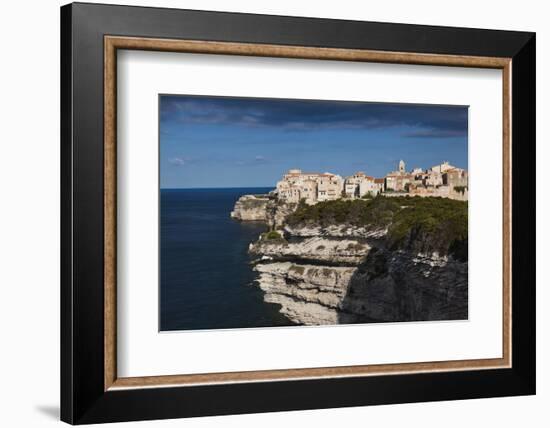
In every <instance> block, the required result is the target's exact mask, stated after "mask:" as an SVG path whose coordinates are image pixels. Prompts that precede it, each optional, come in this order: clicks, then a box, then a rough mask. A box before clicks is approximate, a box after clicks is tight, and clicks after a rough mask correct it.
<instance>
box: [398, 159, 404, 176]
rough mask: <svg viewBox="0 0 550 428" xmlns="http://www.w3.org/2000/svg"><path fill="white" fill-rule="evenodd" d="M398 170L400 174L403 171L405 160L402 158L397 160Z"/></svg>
mask: <svg viewBox="0 0 550 428" xmlns="http://www.w3.org/2000/svg"><path fill="white" fill-rule="evenodd" d="M399 172H400V173H401V174H404V173H405V162H403V160H400V161H399Z"/></svg>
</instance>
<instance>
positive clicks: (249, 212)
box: [231, 195, 270, 222]
mask: <svg viewBox="0 0 550 428" xmlns="http://www.w3.org/2000/svg"><path fill="white" fill-rule="evenodd" d="M269 201H270V198H269V196H268V195H244V196H241V197H240V198H239V200H238V201H237V202H236V203H235V208H233V211H231V218H234V219H235V220H241V221H263V222H267V206H268V204H269Z"/></svg>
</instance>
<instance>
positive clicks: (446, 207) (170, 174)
mask: <svg viewBox="0 0 550 428" xmlns="http://www.w3.org/2000/svg"><path fill="white" fill-rule="evenodd" d="M159 185H160V196H159V199H160V200H159V216H160V225H159V228H160V233H159V240H160V242H159V248H160V254H159V262H160V273H159V277H160V290H159V294H160V308H159V313H160V316H159V318H160V320H159V321H160V326H159V330H160V331H182V330H205V329H237V328H253V327H292V326H294V327H296V326H321V325H337V324H358V323H383V322H410V321H416V322H419V321H442V320H446V321H456V320H467V319H468V190H469V186H468V106H462V105H426V104H400V103H380V102H357V101H341V100H338V101H336V100H301V99H276V98H245V97H221V96H200V95H181V94H161V95H159Z"/></svg>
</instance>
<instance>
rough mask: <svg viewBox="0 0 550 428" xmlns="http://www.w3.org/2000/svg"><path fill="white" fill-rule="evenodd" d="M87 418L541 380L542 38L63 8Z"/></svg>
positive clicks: (520, 387)
mask: <svg viewBox="0 0 550 428" xmlns="http://www.w3.org/2000/svg"><path fill="white" fill-rule="evenodd" d="M61 53H62V63H61V73H62V75H61V83H62V85H61V86H62V91H61V101H62V102H61V104H62V112H61V113H62V114H61V127H62V140H61V152H62V162H61V163H62V171H61V175H62V180H61V186H62V189H61V190H62V207H61V212H62V235H61V243H62V265H61V270H62V282H61V291H62V292H61V338H62V343H61V356H62V361H61V366H62V371H61V372H62V376H61V389H62V396H61V402H62V405H61V410H62V420H64V421H66V422H69V423H72V424H84V423H97V422H115V421H129V420H144V419H160V418H176V417H189V416H201V415H222V414H231V413H250V412H269V411H281V410H297V409H313V408H326V407H343V406H359V405H371V404H387V403H404V402H413V401H434V400H451V399H464V398H477V397H495V396H509V395H527V394H534V393H535V258H534V255H535V222H534V219H535V210H534V207H535V197H534V192H535V179H534V177H535V162H534V159H535V35H534V34H533V33H525V32H509V31H495V30H479V29H463V28H446V27H427V26H416V25H406V24H384V23H370V22H352V21H338V20H326V19H311V18H291V17H280V16H265V15H248V14H233V13H219V12H204V11H201V12H199V11H190V10H175V9H156V8H140V7H127V6H107V5H91V4H78V3H76V4H71V5H67V6H64V7H62V8H61Z"/></svg>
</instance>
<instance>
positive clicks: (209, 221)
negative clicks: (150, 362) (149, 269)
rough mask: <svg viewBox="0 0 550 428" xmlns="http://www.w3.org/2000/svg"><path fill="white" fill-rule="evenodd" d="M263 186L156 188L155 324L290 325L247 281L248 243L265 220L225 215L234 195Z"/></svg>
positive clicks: (171, 326) (197, 326)
mask: <svg viewBox="0 0 550 428" xmlns="http://www.w3.org/2000/svg"><path fill="white" fill-rule="evenodd" d="M269 190H271V188H238V189H161V192H160V195H161V201H160V218H161V226H160V241H161V242H160V248H161V250H160V329H161V330H163V331H167V330H190V329H193V330H195V329H215V328H245V327H271V326H281V325H292V324H291V323H290V321H288V320H287V319H286V318H285V317H284V316H283V315H281V314H280V313H279V312H278V305H274V304H269V303H265V302H264V301H263V292H262V291H261V290H260V289H259V288H258V287H257V286H256V285H254V284H253V281H254V279H255V274H254V272H253V271H252V268H251V266H250V265H249V263H250V258H249V256H248V253H247V250H248V244H249V243H250V242H252V241H254V240H256V239H257V238H258V235H259V234H260V233H262V232H264V231H265V230H266V226H265V225H264V224H263V223H241V222H237V221H235V220H232V219H231V218H230V212H231V211H232V209H233V206H234V204H235V202H236V201H237V199H238V198H239V197H240V196H242V195H245V194H250V193H266V192H268V191H269Z"/></svg>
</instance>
